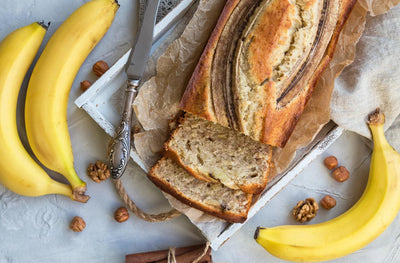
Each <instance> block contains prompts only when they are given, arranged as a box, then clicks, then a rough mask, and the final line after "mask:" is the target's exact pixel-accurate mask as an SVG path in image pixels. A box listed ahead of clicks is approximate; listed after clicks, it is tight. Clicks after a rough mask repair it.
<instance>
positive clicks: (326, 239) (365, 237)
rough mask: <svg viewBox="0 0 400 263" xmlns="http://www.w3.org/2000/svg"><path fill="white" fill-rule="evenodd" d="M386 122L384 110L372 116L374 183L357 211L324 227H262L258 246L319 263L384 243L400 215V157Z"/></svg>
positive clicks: (289, 257)
mask: <svg viewBox="0 0 400 263" xmlns="http://www.w3.org/2000/svg"><path fill="white" fill-rule="evenodd" d="M384 122H385V118H384V115H383V114H382V113H380V112H379V110H377V111H376V112H374V113H373V114H371V115H370V116H369V121H368V124H369V127H370V129H371V132H372V137H373V142H374V149H373V153H372V158H371V166H370V172H369V178H368V183H367V186H366V189H365V190H364V193H363V195H362V196H361V198H360V200H359V201H358V202H357V203H356V204H355V205H354V206H353V207H352V208H350V209H349V210H348V211H347V212H345V213H344V214H342V215H340V216H338V217H336V218H334V219H332V220H329V221H327V222H324V223H320V224H314V225H295V226H291V225H287V226H278V227H273V228H262V227H258V228H257V230H256V233H255V236H254V238H255V239H256V241H257V242H258V243H259V244H260V245H261V246H263V247H264V248H265V249H266V250H267V251H269V252H270V253H271V254H273V255H275V256H277V257H279V258H282V259H285V260H290V261H297V262H314V261H324V260H330V259H334V258H339V257H342V256H345V255H347V254H350V253H352V252H355V251H357V250H359V249H361V248H362V247H364V246H365V245H367V244H368V243H370V242H371V241H372V240H374V239H375V238H376V237H378V236H379V235H380V234H381V233H382V232H383V231H384V230H385V229H386V228H387V227H388V226H389V225H390V224H391V222H392V221H393V220H394V218H395V217H396V215H397V213H398V211H399V209H400V155H399V153H397V152H396V151H395V150H394V149H393V148H392V147H391V146H390V145H389V143H388V142H387V140H386V138H385V135H384V132H383V124H384Z"/></svg>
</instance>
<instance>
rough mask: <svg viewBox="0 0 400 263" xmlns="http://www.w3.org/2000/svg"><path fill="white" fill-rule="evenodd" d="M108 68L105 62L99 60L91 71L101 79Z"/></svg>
mask: <svg viewBox="0 0 400 263" xmlns="http://www.w3.org/2000/svg"><path fill="white" fill-rule="evenodd" d="M109 68H110V67H109V66H108V64H107V63H106V62H105V61H103V60H99V61H97V62H96V63H95V64H94V65H93V68H92V70H93V72H94V74H95V75H96V76H98V77H101V76H102V75H103V74H104V73H105V72H106V71H107V70H108V69H109Z"/></svg>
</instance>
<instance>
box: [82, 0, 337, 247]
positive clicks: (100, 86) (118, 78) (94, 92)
mask: <svg viewBox="0 0 400 263" xmlns="http://www.w3.org/2000/svg"><path fill="white" fill-rule="evenodd" d="M195 2H197V1H196V0H182V1H181V3H180V4H179V5H178V6H177V7H175V8H174V9H173V10H172V11H171V12H170V13H169V14H168V15H167V16H165V17H164V18H163V19H162V20H161V21H160V22H159V23H158V24H157V25H156V28H155V33H154V44H153V51H154V50H156V49H157V47H159V46H160V45H161V44H162V43H163V39H164V37H165V36H166V35H167V34H168V32H170V30H172V28H173V27H174V25H176V23H177V22H178V21H180V19H182V18H183V17H184V16H185V14H186V13H190V12H188V11H189V10H192V11H193V9H194V8H195V7H194V3H195ZM129 53H130V50H129V51H128V52H126V53H125V54H124V55H123V56H122V57H121V58H120V59H119V60H118V61H116V62H115V63H114V65H112V66H111V67H110V69H109V70H108V71H107V72H106V73H105V74H104V75H103V76H102V77H100V78H99V79H98V80H97V81H96V82H94V83H93V85H92V86H91V87H90V88H89V89H88V90H87V91H86V92H84V93H83V94H82V95H81V96H80V97H78V98H77V99H76V100H75V105H76V106H78V107H79V108H82V109H83V110H85V111H86V112H87V113H88V114H89V115H90V116H91V117H92V118H93V120H94V121H95V122H96V123H98V125H99V126H100V127H101V128H102V129H103V130H104V131H105V132H106V133H107V134H108V135H110V136H114V133H115V127H117V125H118V123H119V121H120V112H121V109H118V107H117V106H116V105H117V104H118V103H113V101H114V102H115V100H120V101H121V103H120V104H122V97H121V95H120V94H122V90H123V88H124V86H125V81H126V75H125V73H124V66H125V64H126V62H127V60H128V57H129ZM342 132H343V130H342V129H341V128H339V127H338V126H337V125H336V124H335V123H333V122H329V123H328V124H327V125H325V126H324V127H323V128H322V129H321V131H320V132H319V133H318V135H317V136H316V137H315V138H314V140H313V141H312V142H311V143H310V144H309V145H308V146H307V147H305V148H303V149H300V150H298V151H297V153H296V157H295V159H294V160H293V162H292V163H291V164H290V166H289V168H288V169H287V170H286V171H285V172H283V173H281V174H279V175H277V176H276V177H275V178H274V179H273V180H272V181H271V182H269V183H268V186H267V189H266V190H265V191H264V192H263V194H262V195H261V197H260V199H259V200H258V201H257V202H256V203H255V204H254V206H253V207H252V208H251V209H250V211H249V214H248V220H249V219H250V218H251V217H253V216H254V215H255V214H256V213H257V212H258V211H259V210H260V209H261V208H262V207H263V206H264V205H265V204H266V203H268V201H270V200H271V199H272V198H273V197H274V196H275V195H276V194H277V193H278V192H279V191H280V190H282V189H283V188H284V187H285V186H286V185H287V184H288V183H289V182H290V181H291V180H292V179H294V178H295V177H296V175H298V174H299V173H300V172H301V171H302V170H303V169H304V168H305V167H307V166H308V165H309V164H310V163H311V161H313V160H314V159H315V158H316V157H317V156H318V155H319V154H321V153H322V152H324V151H325V150H326V149H327V148H328V147H329V146H330V145H331V144H332V143H333V142H334V141H335V140H336V139H337V138H338V137H339V136H340V135H341V134H342ZM130 156H131V158H132V159H133V160H134V161H135V162H136V163H137V164H138V165H139V166H140V167H141V168H142V169H143V172H144V173H145V172H147V170H146V168H145V166H144V164H143V162H142V160H141V159H140V157H139V155H138V154H137V153H136V152H135V151H134V150H132V151H131V153H130ZM192 223H193V224H194V225H196V226H197V227H198V228H199V229H200V231H201V232H202V233H203V235H204V236H205V237H206V238H207V239H208V240H209V241H210V243H211V247H212V248H213V249H218V248H219V247H220V246H221V245H222V244H223V243H224V242H225V241H226V240H228V239H229V237H230V236H232V235H233V234H234V233H235V232H236V231H237V230H239V229H240V228H241V226H242V225H243V224H244V223H243V224H228V223H198V222H192ZM210 229H212V231H210Z"/></svg>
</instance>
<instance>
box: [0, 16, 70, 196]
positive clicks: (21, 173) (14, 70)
mask: <svg viewBox="0 0 400 263" xmlns="http://www.w3.org/2000/svg"><path fill="white" fill-rule="evenodd" d="M46 29H47V28H46V27H45V26H44V24H42V23H33V24H31V25H28V26H25V27H22V28H20V29H17V30H16V31H14V32H12V33H10V34H9V35H8V36H7V37H6V38H5V39H3V41H2V42H1V43H0V68H1V69H2V70H1V71H0V145H1V147H0V157H1V158H0V183H2V184H3V185H4V186H6V187H7V188H8V189H10V190H11V191H13V192H15V193H17V194H21V195H27V196H40V195H45V194H63V195H66V196H69V197H71V198H72V190H71V187H69V186H68V185H66V184H62V183H59V182H57V181H54V180H53V179H51V178H50V177H49V176H48V175H47V173H46V172H45V171H44V170H43V169H42V168H41V167H40V166H39V164H37V163H36V162H35V161H34V160H33V159H32V158H31V156H30V155H29V153H28V152H27V151H26V150H25V148H24V146H23V145H22V143H21V140H20V138H19V136H18V130H17V101H18V94H19V91H20V88H21V84H22V82H23V80H24V77H25V74H26V73H27V71H28V69H29V67H30V65H31V64H32V61H33V59H34V58H35V56H36V53H37V51H38V49H39V47H40V44H41V43H42V41H43V38H44V36H45V34H46Z"/></svg>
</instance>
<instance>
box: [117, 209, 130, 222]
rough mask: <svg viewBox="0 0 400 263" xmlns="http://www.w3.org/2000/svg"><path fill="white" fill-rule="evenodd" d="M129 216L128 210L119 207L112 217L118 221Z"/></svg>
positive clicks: (124, 219)
mask: <svg viewBox="0 0 400 263" xmlns="http://www.w3.org/2000/svg"><path fill="white" fill-rule="evenodd" d="M128 218H129V213H128V210H127V209H126V208H125V207H120V208H118V209H117V210H115V212H114V219H115V220H116V221H117V222H118V223H122V222H125V221H126V220H128Z"/></svg>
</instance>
